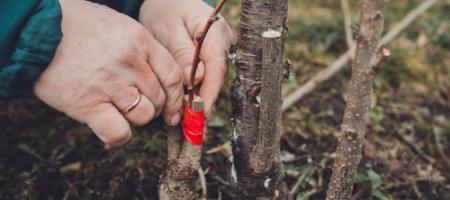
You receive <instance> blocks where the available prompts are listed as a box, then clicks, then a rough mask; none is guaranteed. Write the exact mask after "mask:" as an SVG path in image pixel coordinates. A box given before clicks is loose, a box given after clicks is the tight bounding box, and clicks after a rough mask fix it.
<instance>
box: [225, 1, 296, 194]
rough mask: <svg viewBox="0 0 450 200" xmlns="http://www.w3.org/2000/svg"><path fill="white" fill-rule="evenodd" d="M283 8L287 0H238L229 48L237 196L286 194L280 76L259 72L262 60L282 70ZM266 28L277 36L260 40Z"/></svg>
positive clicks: (284, 18)
mask: <svg viewBox="0 0 450 200" xmlns="http://www.w3.org/2000/svg"><path fill="white" fill-rule="evenodd" d="M287 7H288V6H287V0H243V1H242V16H241V22H240V34H239V40H238V45H237V48H236V52H235V53H236V60H235V64H236V67H237V68H236V79H235V80H234V82H233V87H232V103H233V119H232V120H233V133H232V135H231V137H232V144H233V155H234V164H233V166H232V173H231V174H232V176H233V177H232V178H233V179H234V180H233V181H235V182H236V185H235V186H236V187H235V188H236V190H237V192H238V194H239V195H240V196H239V197H238V198H239V199H284V198H286V197H287V187H286V184H285V183H284V180H283V179H284V176H283V171H282V168H281V162H280V160H279V148H280V147H279V145H280V144H279V137H280V136H279V135H280V127H279V126H280V121H281V107H280V106H281V99H280V98H281V97H280V96H279V95H280V94H281V93H279V92H280V90H281V86H280V84H281V82H280V81H281V80H280V79H281V77H279V75H274V74H270V75H267V74H266V75H265V76H264V75H263V74H264V73H263V71H264V70H263V60H265V64H266V66H265V67H264V69H266V70H267V71H266V73H272V72H273V71H271V70H278V71H279V70H282V64H281V58H282V52H283V42H284V40H285V38H286V36H287V28H286V20H287ZM267 30H274V31H276V32H279V33H281V37H280V38H275V39H274V38H272V39H269V38H267V39H265V40H263V39H262V38H263V37H262V34H263V32H265V31H267ZM263 43H264V44H265V45H264V46H265V48H264V49H265V50H264V51H263ZM263 52H265V55H266V56H265V59H263ZM269 54H273V55H269ZM275 54H276V55H275ZM276 73H279V72H276ZM262 85H264V88H262ZM268 87H270V88H268ZM262 93H264V94H262ZM260 113H262V115H260ZM260 120H264V121H265V122H264V123H263V122H261V121H260ZM267 121H270V123H269V122H267Z"/></svg>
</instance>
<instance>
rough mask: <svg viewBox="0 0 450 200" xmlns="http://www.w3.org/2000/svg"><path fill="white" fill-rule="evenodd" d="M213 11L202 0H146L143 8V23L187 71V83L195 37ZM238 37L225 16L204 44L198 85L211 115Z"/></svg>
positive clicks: (215, 24) (185, 72)
mask: <svg viewBox="0 0 450 200" xmlns="http://www.w3.org/2000/svg"><path fill="white" fill-rule="evenodd" d="M212 11H213V8H211V7H210V6H209V5H207V4H206V3H205V2H203V1H200V0H146V1H145V2H144V4H143V5H142V7H141V11H140V17H139V18H140V22H141V23H142V24H143V25H144V27H146V28H147V29H148V30H149V31H150V32H151V33H152V34H153V35H154V37H155V38H156V39H157V40H158V41H159V42H160V43H161V44H162V45H163V46H165V47H166V48H167V49H168V50H169V52H170V53H171V54H172V56H173V57H174V58H175V60H176V61H177V63H178V65H179V66H180V67H182V68H183V69H182V70H183V71H184V77H185V78H184V82H185V84H186V85H187V84H188V83H189V77H190V71H191V65H192V58H193V56H194V51H195V43H194V38H195V37H196V35H197V33H199V32H201V31H202V29H203V27H204V26H205V23H206V21H207V20H208V17H209V15H210V14H211V12H212ZM234 41H235V36H234V34H233V32H232V31H231V29H230V27H229V26H228V25H227V23H226V22H225V20H224V19H223V18H221V19H220V20H219V21H217V22H215V23H214V24H213V25H212V27H211V29H210V31H209V32H208V34H207V36H206V38H205V41H204V43H203V47H202V51H201V58H202V61H203V62H201V63H200V65H199V67H198V69H197V74H196V84H198V83H201V85H200V97H201V98H202V100H203V101H204V102H205V112H206V113H207V115H208V114H209V113H210V112H211V109H212V107H213V106H214V103H215V101H216V99H217V96H218V94H219V92H220V89H221V87H222V85H223V81H224V76H225V73H226V69H227V66H226V55H227V52H228V49H229V47H230V46H231V44H233V43H234Z"/></svg>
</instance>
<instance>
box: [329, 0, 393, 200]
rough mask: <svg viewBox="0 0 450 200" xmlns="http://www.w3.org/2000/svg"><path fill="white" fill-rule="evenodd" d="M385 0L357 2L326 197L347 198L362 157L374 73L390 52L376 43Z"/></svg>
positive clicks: (341, 199)
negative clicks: (347, 79)
mask: <svg viewBox="0 0 450 200" xmlns="http://www.w3.org/2000/svg"><path fill="white" fill-rule="evenodd" d="M387 1H388V0H361V1H360V3H359V4H360V19H359V24H360V25H359V27H360V29H359V33H358V35H357V47H356V55H355V59H354V61H353V67H352V77H351V80H350V87H349V92H348V95H347V96H348V97H347V105H346V109H345V113H344V119H343V122H342V124H341V131H340V133H339V140H338V141H339V142H338V147H337V150H336V159H335V164H334V167H333V174H332V176H331V180H330V183H329V187H328V191H327V199H329V200H346V199H350V198H351V195H352V190H353V178H354V175H355V173H356V170H357V168H358V165H359V162H360V159H361V148H362V143H363V139H364V135H365V126H366V121H365V120H366V115H367V112H368V110H369V106H370V94H371V91H372V82H373V75H374V72H375V71H377V70H378V68H380V67H381V65H382V64H383V63H384V62H385V61H386V59H387V57H388V56H389V54H390V53H389V51H388V50H387V49H384V48H383V47H379V44H380V37H381V34H382V32H383V27H384V17H383V10H384V8H385V5H386V4H387Z"/></svg>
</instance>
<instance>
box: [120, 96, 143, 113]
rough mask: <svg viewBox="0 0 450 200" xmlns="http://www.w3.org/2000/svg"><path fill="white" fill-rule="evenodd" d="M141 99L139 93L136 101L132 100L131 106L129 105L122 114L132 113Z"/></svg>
mask: <svg viewBox="0 0 450 200" xmlns="http://www.w3.org/2000/svg"><path fill="white" fill-rule="evenodd" d="M141 99H142V94H141V93H139V94H138V96H137V97H136V100H134V102H133V103H132V104H131V105H129V106H128V107H127V108H125V109H123V110H122V113H123V114H127V113H129V112H131V111H133V110H134V109H135V108H136V107H137V106H138V105H139V103H140V102H141Z"/></svg>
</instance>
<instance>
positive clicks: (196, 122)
mask: <svg viewBox="0 0 450 200" xmlns="http://www.w3.org/2000/svg"><path fill="white" fill-rule="evenodd" d="M183 110H184V117H183V122H182V126H183V135H184V139H185V140H186V141H188V142H190V143H191V144H193V145H195V146H201V145H202V144H203V135H204V133H205V111H204V110H203V109H202V110H201V111H199V112H195V111H194V110H192V108H191V107H190V106H189V105H188V104H187V103H185V104H184V107H183Z"/></svg>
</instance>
